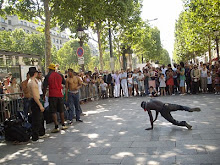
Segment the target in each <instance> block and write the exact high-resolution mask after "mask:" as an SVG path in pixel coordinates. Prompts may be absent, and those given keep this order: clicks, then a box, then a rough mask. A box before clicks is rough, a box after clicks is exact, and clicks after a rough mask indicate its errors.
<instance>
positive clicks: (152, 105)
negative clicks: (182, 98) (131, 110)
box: [141, 99, 201, 130]
mask: <svg viewBox="0 0 220 165" xmlns="http://www.w3.org/2000/svg"><path fill="white" fill-rule="evenodd" d="M141 107H142V108H143V109H144V111H145V112H148V115H149V118H150V123H151V127H150V128H146V129H145V130H152V129H153V128H154V126H153V123H154V122H155V121H156V120H157V117H158V114H159V113H160V114H161V116H163V117H164V118H165V119H166V120H167V121H169V122H170V123H172V124H173V125H177V126H182V127H184V126H185V127H187V128H188V129H192V126H191V125H189V124H188V123H187V122H186V121H177V120H175V119H174V118H173V117H172V115H171V112H174V111H178V110H181V111H187V112H199V111H201V109H200V108H198V107H197V108H190V107H187V106H182V105H178V104H170V103H166V104H164V103H163V102H161V101H158V100H153V99H151V100H149V101H148V102H145V101H142V103H141ZM151 110H155V111H156V117H155V119H153V116H152V112H151Z"/></svg>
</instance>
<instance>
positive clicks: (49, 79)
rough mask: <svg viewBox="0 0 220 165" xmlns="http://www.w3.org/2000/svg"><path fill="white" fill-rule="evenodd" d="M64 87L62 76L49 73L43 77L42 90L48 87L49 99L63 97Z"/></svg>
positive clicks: (52, 72)
mask: <svg viewBox="0 0 220 165" xmlns="http://www.w3.org/2000/svg"><path fill="white" fill-rule="evenodd" d="M62 84H63V85H65V80H64V77H63V75H61V74H59V73H57V72H54V71H51V72H49V73H48V75H47V76H46V77H45V80H44V84H43V87H44V89H45V88H47V86H49V97H63V93H62V89H63V86H62Z"/></svg>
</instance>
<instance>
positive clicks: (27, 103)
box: [21, 72, 30, 119]
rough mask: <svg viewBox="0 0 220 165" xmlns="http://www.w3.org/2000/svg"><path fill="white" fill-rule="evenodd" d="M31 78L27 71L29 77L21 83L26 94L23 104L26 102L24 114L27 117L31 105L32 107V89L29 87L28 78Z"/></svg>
mask: <svg viewBox="0 0 220 165" xmlns="http://www.w3.org/2000/svg"><path fill="white" fill-rule="evenodd" d="M29 78H30V75H29V72H28V73H27V79H26V80H24V81H23V82H22V83H21V88H22V91H23V94H24V98H23V104H24V116H25V119H27V116H28V112H29V107H30V91H29V88H28V80H29Z"/></svg>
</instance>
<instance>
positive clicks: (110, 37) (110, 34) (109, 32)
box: [108, 23, 114, 71]
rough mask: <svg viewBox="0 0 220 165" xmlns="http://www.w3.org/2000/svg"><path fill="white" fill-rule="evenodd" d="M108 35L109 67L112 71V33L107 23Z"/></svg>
mask: <svg viewBox="0 0 220 165" xmlns="http://www.w3.org/2000/svg"><path fill="white" fill-rule="evenodd" d="M108 34H109V48H110V67H111V71H113V70H114V57H113V53H112V32H111V27H110V23H109V29H108Z"/></svg>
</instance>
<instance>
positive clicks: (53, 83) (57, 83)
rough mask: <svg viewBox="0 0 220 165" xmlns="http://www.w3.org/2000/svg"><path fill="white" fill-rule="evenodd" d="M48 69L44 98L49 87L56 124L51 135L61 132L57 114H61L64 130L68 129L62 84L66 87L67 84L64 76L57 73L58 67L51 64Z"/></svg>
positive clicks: (44, 85)
mask: <svg viewBox="0 0 220 165" xmlns="http://www.w3.org/2000/svg"><path fill="white" fill-rule="evenodd" d="M48 69H49V73H48V74H47V75H46V77H45V79H44V82H43V98H45V94H46V91H47V87H49V110H50V112H51V113H52V116H53V121H54V124H55V128H54V129H53V130H52V131H51V133H56V132H59V131H60V130H59V126H58V121H57V112H59V113H60V118H61V124H62V129H63V130H65V129H67V128H68V127H67V126H65V124H64V100H63V93H62V89H63V86H62V84H63V85H65V83H66V82H65V79H64V77H63V75H61V74H60V73H57V72H55V70H56V66H55V65H54V64H50V65H49V66H48Z"/></svg>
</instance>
